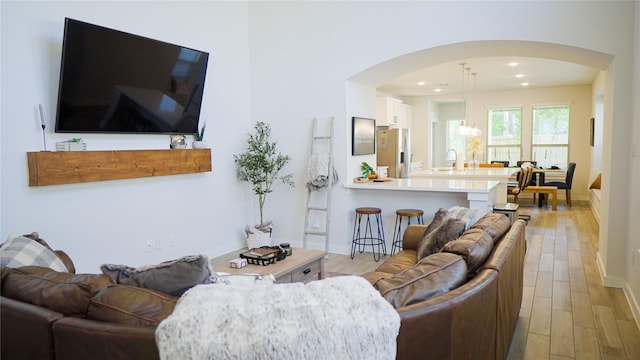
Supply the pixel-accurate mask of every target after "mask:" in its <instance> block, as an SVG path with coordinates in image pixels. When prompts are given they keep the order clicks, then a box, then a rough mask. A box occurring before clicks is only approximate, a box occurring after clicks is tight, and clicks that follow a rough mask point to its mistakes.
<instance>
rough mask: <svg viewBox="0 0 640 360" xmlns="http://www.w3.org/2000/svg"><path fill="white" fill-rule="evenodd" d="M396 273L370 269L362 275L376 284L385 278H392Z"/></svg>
mask: <svg viewBox="0 0 640 360" xmlns="http://www.w3.org/2000/svg"><path fill="white" fill-rule="evenodd" d="M393 275H394V274H390V273H386V272H382V271H370V272H368V273H364V274H362V275H360V276H362V277H363V278H365V279H366V280H367V281H368V282H369V283H370V284H371V285H373V284H375V283H376V281H378V280H380V279H383V278H390V277H392V276H393Z"/></svg>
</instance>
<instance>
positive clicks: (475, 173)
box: [411, 168, 519, 203]
mask: <svg viewBox="0 0 640 360" xmlns="http://www.w3.org/2000/svg"><path fill="white" fill-rule="evenodd" d="M518 170H519V169H518V168H480V169H476V170H469V169H467V168H465V169H464V170H460V171H458V170H456V169H448V168H438V169H427V170H420V171H414V172H412V173H411V177H412V178H414V179H416V178H428V179H430V178H433V179H456V180H494V181H499V182H500V183H499V184H498V189H497V191H498V198H497V202H498V203H506V202H507V182H508V181H510V180H512V181H515V174H516V173H517V172H518Z"/></svg>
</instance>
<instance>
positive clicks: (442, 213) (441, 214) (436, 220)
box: [422, 208, 449, 237]
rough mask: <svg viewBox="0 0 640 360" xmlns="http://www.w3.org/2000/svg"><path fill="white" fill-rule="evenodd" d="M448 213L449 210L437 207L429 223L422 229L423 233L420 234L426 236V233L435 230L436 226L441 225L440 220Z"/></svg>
mask: <svg viewBox="0 0 640 360" xmlns="http://www.w3.org/2000/svg"><path fill="white" fill-rule="evenodd" d="M448 215H449V212H448V211H447V210H445V209H443V208H440V209H438V211H436V213H435V214H434V215H433V220H431V223H429V225H427V228H426V229H425V230H424V234H423V235H422V236H423V237H424V236H426V235H427V234H428V233H430V232H432V231H433V230H435V229H436V228H437V227H438V226H440V225H442V222H443V221H444V219H445V218H446V217H447V216H448Z"/></svg>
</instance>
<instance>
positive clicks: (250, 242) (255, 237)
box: [247, 229, 271, 249]
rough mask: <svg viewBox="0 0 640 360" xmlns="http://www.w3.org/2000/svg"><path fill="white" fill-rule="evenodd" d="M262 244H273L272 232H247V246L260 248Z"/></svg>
mask: <svg viewBox="0 0 640 360" xmlns="http://www.w3.org/2000/svg"><path fill="white" fill-rule="evenodd" d="M261 246H271V234H270V233H263V232H260V231H256V230H255V229H254V233H253V234H247V248H249V249H253V248H259V247H261Z"/></svg>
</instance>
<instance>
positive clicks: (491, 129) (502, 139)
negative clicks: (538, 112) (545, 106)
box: [487, 108, 522, 165]
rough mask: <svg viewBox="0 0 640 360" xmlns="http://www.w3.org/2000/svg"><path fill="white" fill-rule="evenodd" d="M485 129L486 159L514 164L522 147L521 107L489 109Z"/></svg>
mask: <svg viewBox="0 0 640 360" xmlns="http://www.w3.org/2000/svg"><path fill="white" fill-rule="evenodd" d="M487 129H488V133H487V150H488V154H487V161H488V162H491V161H494V160H496V161H507V160H509V163H510V164H511V165H515V163H516V162H517V161H518V160H520V150H521V149H522V108H503V109H491V110H489V121H488V127H487Z"/></svg>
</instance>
